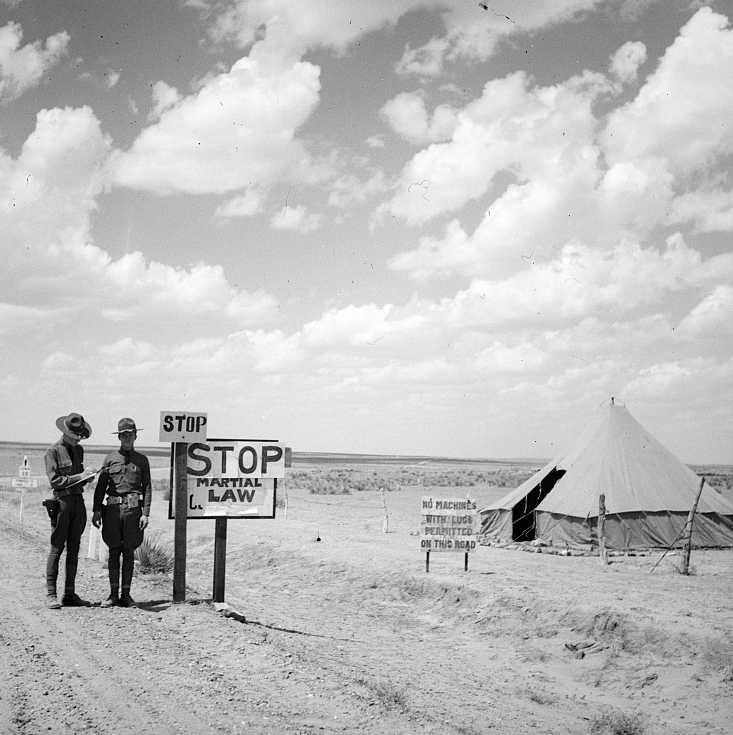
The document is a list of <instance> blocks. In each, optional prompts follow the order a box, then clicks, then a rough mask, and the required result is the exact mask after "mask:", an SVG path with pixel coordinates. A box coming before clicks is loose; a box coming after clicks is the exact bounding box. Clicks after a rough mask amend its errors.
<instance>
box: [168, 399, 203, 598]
mask: <svg viewBox="0 0 733 735" xmlns="http://www.w3.org/2000/svg"><path fill="white" fill-rule="evenodd" d="M207 423H208V418H207V415H206V414H205V413H187V412H186V411H161V412H160V432H159V436H158V439H159V441H162V442H170V443H171V444H172V445H173V487H171V494H172V497H173V499H174V502H175V509H176V514H175V525H174V530H173V602H185V601H186V521H187V520H188V516H187V509H186V505H187V500H188V497H187V494H188V484H187V478H186V464H187V454H188V444H189V442H194V441H204V442H205V441H206V425H207ZM174 493H175V494H174Z"/></svg>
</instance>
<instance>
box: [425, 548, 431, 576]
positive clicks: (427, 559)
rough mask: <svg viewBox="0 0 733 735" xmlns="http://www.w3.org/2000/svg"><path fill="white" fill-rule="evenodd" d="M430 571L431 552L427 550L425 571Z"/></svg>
mask: <svg viewBox="0 0 733 735" xmlns="http://www.w3.org/2000/svg"><path fill="white" fill-rule="evenodd" d="M429 571H430V552H429V551H426V552H425V572H426V573H427V572H429Z"/></svg>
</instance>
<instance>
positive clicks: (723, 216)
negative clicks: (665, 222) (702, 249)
mask: <svg viewBox="0 0 733 735" xmlns="http://www.w3.org/2000/svg"><path fill="white" fill-rule="evenodd" d="M669 222H670V223H671V224H675V225H676V224H681V223H684V222H692V223H693V224H694V228H695V230H696V231H697V232H733V191H730V190H727V191H726V190H723V189H700V190H698V191H689V192H686V193H684V194H681V195H680V196H678V197H676V198H675V200H674V201H673V202H672V205H671V208H670V213H669Z"/></svg>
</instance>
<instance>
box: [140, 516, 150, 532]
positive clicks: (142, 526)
mask: <svg viewBox="0 0 733 735" xmlns="http://www.w3.org/2000/svg"><path fill="white" fill-rule="evenodd" d="M148 520H149V519H148V517H147V516H140V530H141V531H144V530H145V529H146V528H147V527H148Z"/></svg>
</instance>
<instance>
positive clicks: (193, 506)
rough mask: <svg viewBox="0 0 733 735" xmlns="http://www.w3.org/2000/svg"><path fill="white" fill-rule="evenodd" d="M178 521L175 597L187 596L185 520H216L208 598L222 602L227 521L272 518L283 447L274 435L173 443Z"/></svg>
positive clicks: (173, 513) (172, 508)
mask: <svg viewBox="0 0 733 735" xmlns="http://www.w3.org/2000/svg"><path fill="white" fill-rule="evenodd" d="M174 452H175V457H174V458H173V460H172V464H174V465H175V483H174V484H175V503H174V502H173V496H171V503H170V504H169V506H168V514H169V517H170V518H173V519H175V522H176V526H175V528H176V538H175V548H174V551H175V559H174V562H175V565H174V568H173V598H174V602H176V601H182V600H183V599H185V588H186V577H185V574H186V543H185V538H186V523H187V522H188V521H193V520H211V519H214V520H215V521H216V523H215V527H214V576H213V585H212V599H213V601H214V602H224V595H225V579H226V547H227V522H228V520H229V519H230V518H240V519H250V520H251V519H258V518H275V508H276V505H277V503H276V500H277V497H276V496H277V478H281V477H284V476H285V451H284V448H283V447H282V446H281V445H280V444H279V443H278V441H277V440H274V439H272V440H270V439H212V438H209V437H206V438H205V439H199V440H197V441H192V442H190V443H188V444H185V443H175V444H174Z"/></svg>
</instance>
